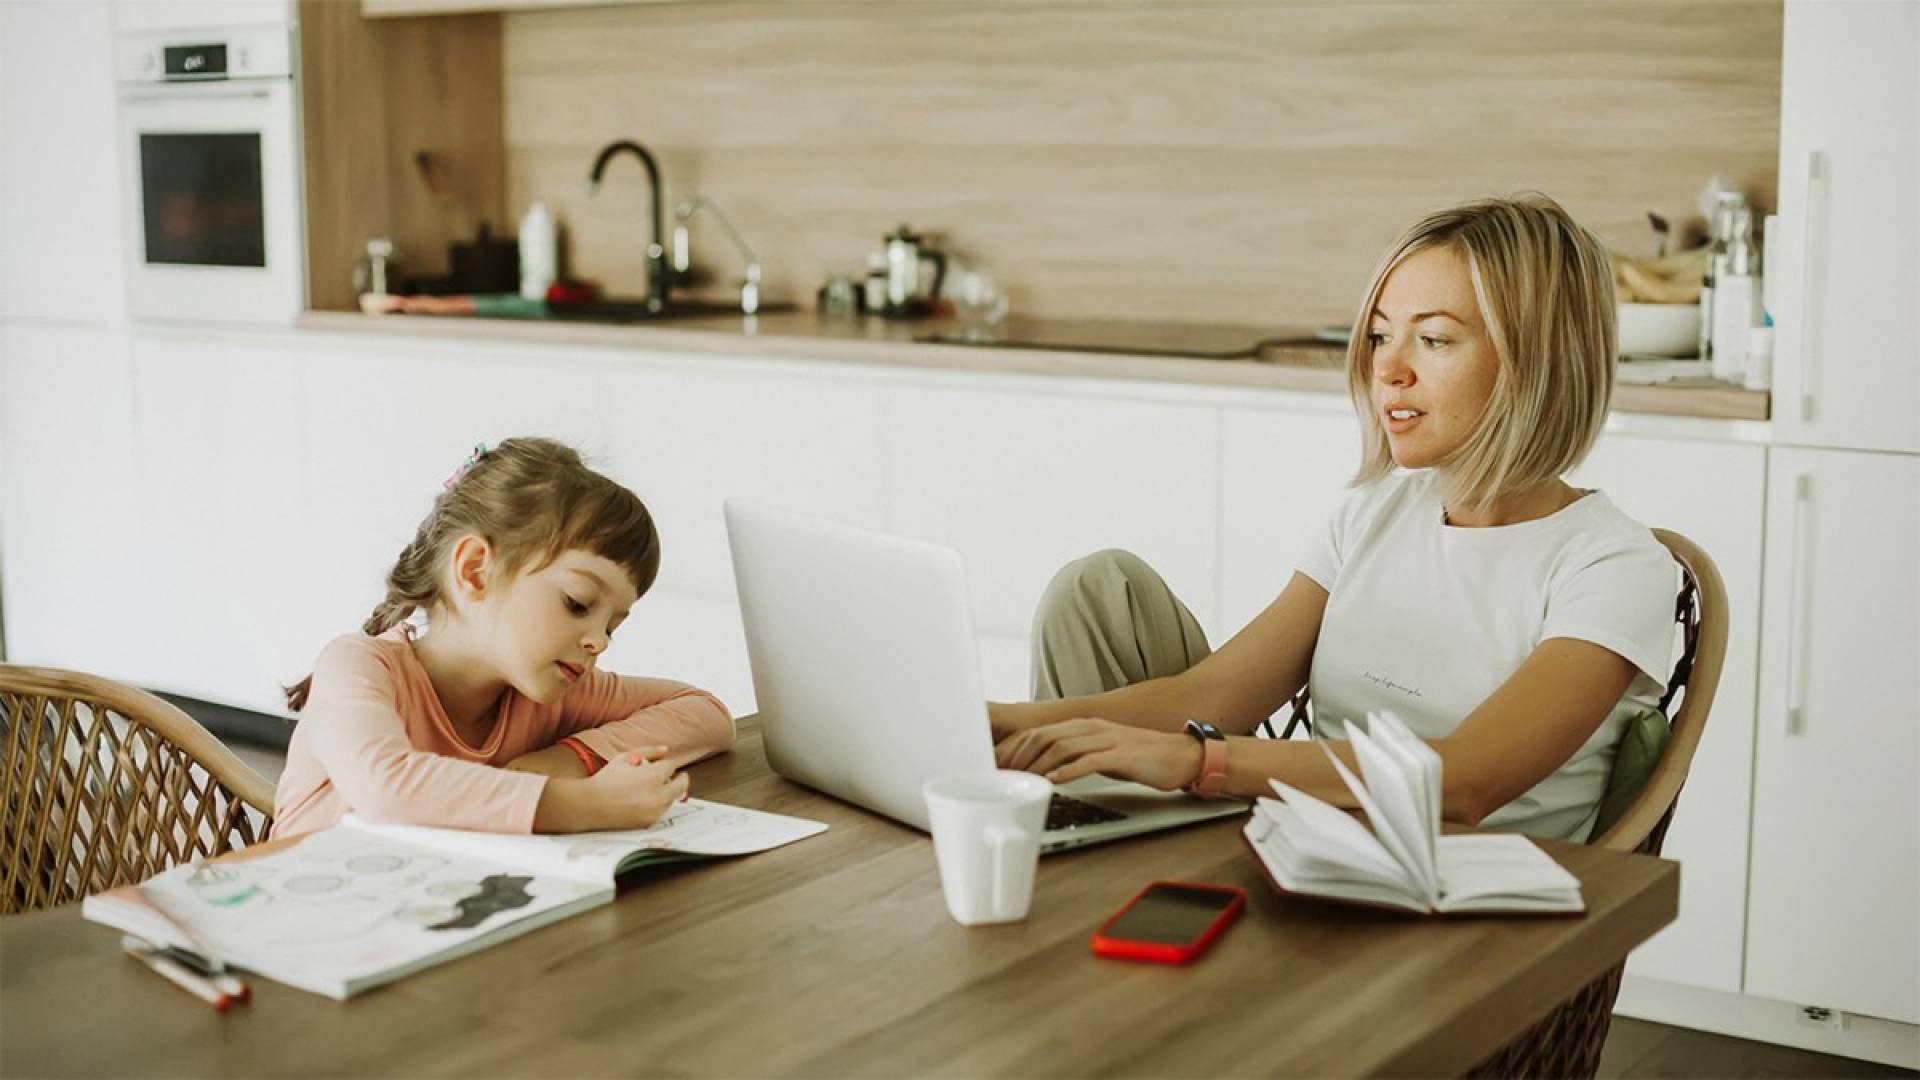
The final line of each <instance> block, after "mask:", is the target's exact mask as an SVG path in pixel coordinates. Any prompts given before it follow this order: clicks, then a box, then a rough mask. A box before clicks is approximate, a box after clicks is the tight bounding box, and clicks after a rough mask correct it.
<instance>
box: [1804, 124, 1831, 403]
mask: <svg viewBox="0 0 1920 1080" xmlns="http://www.w3.org/2000/svg"><path fill="white" fill-rule="evenodd" d="M1827 172H1828V170H1827V155H1826V154H1824V153H1821V152H1820V151H1818V150H1814V151H1811V152H1809V153H1808V154H1807V205H1806V211H1805V213H1803V214H1802V215H1801V251H1800V422H1801V423H1812V422H1813V388H1814V385H1815V384H1816V383H1818V382H1819V373H1820V334H1819V333H1818V330H1819V326H1818V323H1819V321H1820V310H1821V303H1820V300H1821V297H1822V295H1823V294H1824V292H1825V289H1824V285H1825V284H1826V263H1825V256H1826V250H1827V244H1826V240H1827V236H1826V233H1827Z"/></svg>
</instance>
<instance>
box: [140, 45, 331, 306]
mask: <svg viewBox="0 0 1920 1080" xmlns="http://www.w3.org/2000/svg"><path fill="white" fill-rule="evenodd" d="M120 99H121V118H122V120H121V122H122V126H123V128H124V131H125V140H124V143H123V146H124V152H125V154H126V158H125V160H126V162H127V167H126V168H125V169H124V170H123V173H124V175H125V176H126V178H127V193H126V205H127V223H128V225H127V227H128V233H127V251H128V253H129V256H130V258H131V260H132V267H131V269H130V271H129V273H128V276H127V290H128V307H129V310H130V311H131V313H132V315H133V317H134V318H136V319H156V320H190V321H202V320H204V321H213V322H240V323H271V324H279V325H286V324H289V323H291V322H292V321H293V319H294V317H295V316H296V315H298V314H299V313H300V310H301V308H302V307H304V306H305V303H306V290H305V267H304V263H305V254H304V248H305V245H304V244H303V243H302V221H301V214H300V177H299V175H298V174H299V161H300V152H299V145H298V142H297V135H296V125H295V120H294V103H293V84H292V81H291V80H288V79H262V80H257V81H249V82H241V81H233V82H223V83H214V84H208V83H202V84H198V85H165V84H151V85H132V86H123V87H122V88H121V94H120Z"/></svg>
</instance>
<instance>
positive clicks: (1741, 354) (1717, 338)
mask: <svg viewBox="0 0 1920 1080" xmlns="http://www.w3.org/2000/svg"><path fill="white" fill-rule="evenodd" d="M1757 254H1758V253H1757V252H1756V251H1755V250H1754V246H1753V216H1752V215H1751V214H1750V213H1746V212H1744V211H1742V212H1741V213H1740V215H1739V216H1737V217H1736V218H1735V219H1734V231H1733V235H1732V236H1731V237H1730V238H1729V239H1728V241H1727V262H1726V269H1725V271H1724V272H1722V273H1717V274H1715V275H1714V282H1713V354H1712V355H1713V377H1714V378H1716V379H1723V380H1725V381H1727V382H1735V383H1737V382H1744V381H1745V380H1746V377H1747V331H1748V330H1751V329H1753V328H1754V327H1755V326H1758V325H1760V315H1761V305H1760V275H1759V273H1758V269H1759V267H1758V265H1757V264H1758V262H1759V259H1758V258H1757Z"/></svg>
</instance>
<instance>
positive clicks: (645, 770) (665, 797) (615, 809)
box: [585, 747, 688, 829]
mask: <svg viewBox="0 0 1920 1080" xmlns="http://www.w3.org/2000/svg"><path fill="white" fill-rule="evenodd" d="M649 751H658V753H651V752H649ZM665 753H666V749H665V748H664V747H650V748H649V750H648V751H632V750H629V751H626V752H624V753H621V754H618V755H616V756H615V757H614V759H613V760H612V761H609V762H607V764H606V766H605V767H604V768H602V769H601V770H600V771H599V772H597V773H594V774H593V775H592V776H590V777H588V778H587V779H586V781H585V782H586V783H587V784H589V785H591V788H592V790H593V792H594V794H595V796H596V799H597V800H598V801H599V802H601V804H602V806H603V808H604V811H605V814H606V820H607V822H608V824H607V825H606V826H605V828H609V829H644V828H646V827H648V826H650V825H652V824H653V823H654V822H656V821H659V820H660V816H661V815H662V814H665V813H666V812H667V809H668V808H669V807H671V806H672V805H673V804H674V803H677V802H679V801H680V800H681V799H684V798H686V797H687V785H688V780H687V774H686V773H683V772H677V771H675V770H674V768H673V766H671V765H669V764H667V763H666V762H665V761H663V760H661V757H660V756H661V755H664V754H665Z"/></svg>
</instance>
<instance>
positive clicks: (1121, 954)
mask: <svg viewBox="0 0 1920 1080" xmlns="http://www.w3.org/2000/svg"><path fill="white" fill-rule="evenodd" d="M1161 885H1168V886H1173V887H1176V888H1181V889H1204V890H1206V891H1209V892H1218V893H1227V894H1229V895H1231V896H1232V897H1233V899H1232V900H1231V901H1230V902H1229V903H1228V904H1227V906H1226V907H1224V908H1221V909H1220V910H1219V912H1217V913H1216V914H1215V915H1214V917H1213V919H1212V920H1211V921H1210V922H1208V923H1207V925H1206V927H1205V928H1204V929H1202V930H1201V931H1200V933H1199V934H1198V935H1196V936H1195V937H1194V938H1193V940H1191V941H1186V942H1180V943H1169V942H1164V941H1139V940H1136V939H1134V938H1120V937H1108V936H1107V929H1108V928H1109V927H1111V926H1112V925H1113V924H1114V923H1116V922H1119V921H1120V919H1121V917H1122V916H1124V915H1126V913H1127V912H1128V911H1130V910H1132V908H1133V905H1135V904H1137V903H1139V902H1140V899H1141V897H1144V896H1146V895H1147V894H1148V893H1149V892H1152V891H1153V889H1154V888H1156V887H1157V886H1161ZM1246 906H1247V891H1246V890H1245V889H1242V888H1240V887H1239V886H1238V885H1211V884H1207V883H1205V882H1200V881H1155V882H1152V883H1150V884H1148V885H1147V887H1146V888H1144V889H1141V890H1140V891H1139V892H1137V893H1135V894H1134V896H1133V899H1131V900H1129V901H1127V904H1126V906H1125V907H1123V908H1121V909H1120V910H1119V911H1116V912H1114V913H1113V914H1112V915H1110V916H1108V918H1107V921H1106V922H1103V923H1101V924H1100V929H1098V930H1095V931H1094V932H1093V951H1094V955H1096V956H1112V957H1117V958H1119V959H1122V960H1146V961H1149V962H1151V963H1156V964H1190V963H1192V962H1193V961H1194V960H1195V959H1197V958H1198V957H1199V955H1200V954H1201V953H1203V952H1206V951H1207V946H1209V945H1212V944H1213V939H1214V938H1217V937H1219V936H1220V935H1221V934H1223V933H1226V930H1227V927H1229V926H1232V925H1233V920H1235V919H1237V918H1239V917H1240V913H1241V912H1242V911H1244V910H1245V909H1246Z"/></svg>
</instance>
